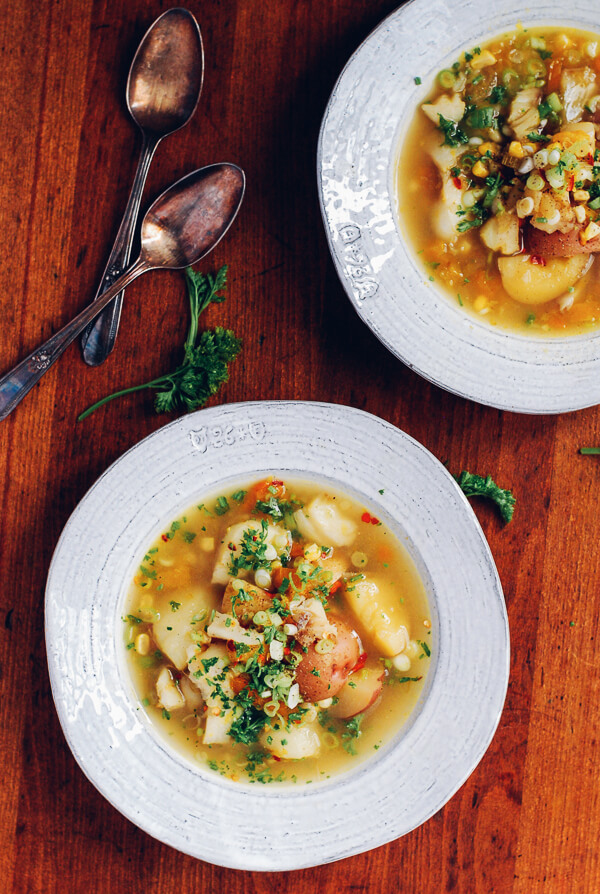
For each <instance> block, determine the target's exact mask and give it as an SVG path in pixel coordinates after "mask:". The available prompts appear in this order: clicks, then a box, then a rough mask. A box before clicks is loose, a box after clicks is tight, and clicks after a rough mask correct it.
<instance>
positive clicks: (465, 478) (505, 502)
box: [455, 471, 516, 524]
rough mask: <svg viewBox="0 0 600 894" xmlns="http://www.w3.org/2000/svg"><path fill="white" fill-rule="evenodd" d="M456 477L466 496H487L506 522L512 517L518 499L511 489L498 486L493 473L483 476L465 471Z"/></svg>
mask: <svg viewBox="0 0 600 894" xmlns="http://www.w3.org/2000/svg"><path fill="white" fill-rule="evenodd" d="M455 478H456V482H457V484H458V486H459V487H460V489H461V490H462V491H463V493H464V494H465V496H467V497H487V499H489V500H492V501H493V502H494V503H495V504H496V506H497V507H498V509H499V510H500V515H501V516H502V518H503V519H504V521H505V523H506V524H508V522H509V521H510V520H511V519H512V517H513V513H514V507H515V503H516V499H515V497H514V496H513V494H512V493H511V492H510V491H509V490H503V488H501V487H498V485H497V484H496V482H495V481H494V480H493V479H492V477H491V475H488V476H487V477H486V478H482V477H481V475H473V474H472V473H471V472H465V471H463V472H461V473H460V475H455Z"/></svg>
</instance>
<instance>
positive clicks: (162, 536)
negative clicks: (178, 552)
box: [160, 534, 169, 543]
mask: <svg viewBox="0 0 600 894" xmlns="http://www.w3.org/2000/svg"><path fill="white" fill-rule="evenodd" d="M160 536H161V539H162V540H164V541H165V543H168V542H169V538H168V537H167V535H166V534H161V535H160Z"/></svg>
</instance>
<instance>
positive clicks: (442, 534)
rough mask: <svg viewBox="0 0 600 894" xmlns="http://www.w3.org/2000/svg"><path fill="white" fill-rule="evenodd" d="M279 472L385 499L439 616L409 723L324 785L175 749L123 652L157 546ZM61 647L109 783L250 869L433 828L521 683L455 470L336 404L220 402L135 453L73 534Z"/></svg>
mask: <svg viewBox="0 0 600 894" xmlns="http://www.w3.org/2000/svg"><path fill="white" fill-rule="evenodd" d="M269 473H276V474H280V475H282V476H285V475H290V476H291V475H293V476H294V477H296V478H307V479H313V480H317V481H323V482H324V483H327V482H329V483H333V484H335V486H336V487H337V488H339V489H341V490H345V491H347V492H349V493H350V494H351V495H353V496H354V497H356V498H357V499H358V500H360V501H361V502H363V503H364V505H366V506H369V507H374V510H375V511H376V512H377V515H378V516H379V517H380V518H382V520H384V521H385V522H386V524H388V526H389V527H390V528H391V529H392V531H393V532H394V533H395V534H396V535H397V536H398V537H399V539H400V540H401V542H402V543H403V544H404V545H405V547H406V549H407V550H408V552H409V554H410V556H411V557H412V559H413V561H414V562H415V564H416V567H417V569H418V571H419V573H420V575H421V577H422V580H423V582H424V585H425V589H426V592H427V596H428V600H429V605H430V610H431V620H432V637H431V639H432V664H431V667H430V671H429V674H428V679H427V681H426V686H425V688H424V691H423V694H422V697H421V699H420V701H419V703H418V705H417V707H416V708H415V710H414V712H413V714H412V715H411V717H410V719H409V721H408V723H407V724H406V725H405V726H404V727H403V729H402V730H401V731H400V732H399V733H398V734H397V735H396V736H395V737H394V738H392V740H391V741H390V742H388V743H387V744H386V745H385V746H382V747H381V749H380V750H379V751H377V752H376V753H374V754H373V756H372V757H371V758H369V759H367V760H365V761H364V762H363V763H361V764H359V765H358V766H357V767H356V769H354V770H352V771H350V772H347V773H345V774H343V775H338V776H335V777H333V778H331V779H330V780H328V781H323V782H319V783H315V784H311V785H298V786H293V785H291V784H290V785H287V786H279V785H277V784H275V785H273V784H272V785H265V786H257V785H250V784H241V783H235V782H231V781H229V780H226V779H223V778H221V777H220V776H217V775H216V774H214V773H211V772H210V771H209V770H206V769H202V768H201V767H200V766H198V765H194V764H193V763H192V762H191V761H188V760H187V759H186V758H184V757H183V756H182V755H181V754H180V753H178V752H176V751H174V750H171V749H170V747H169V746H168V744H167V743H166V742H165V740H164V739H163V738H161V737H160V736H159V735H158V734H157V733H156V731H155V730H154V728H153V727H152V725H151V723H150V721H149V719H148V718H147V716H146V714H145V712H144V711H143V710H142V709H140V706H139V704H138V701H137V698H136V696H135V693H134V691H133V686H132V683H131V679H130V676H129V672H128V669H127V667H126V666H125V660H124V646H123V633H122V626H123V625H122V621H121V616H122V614H123V610H124V600H125V595H126V591H127V588H128V586H129V583H130V581H131V579H132V577H133V574H134V571H135V569H136V567H137V564H138V562H139V559H140V556H141V555H143V553H144V550H145V549H146V547H147V544H148V543H149V542H151V541H152V539H153V538H154V537H155V536H157V535H158V533H159V532H160V531H161V530H162V529H163V528H164V525H165V523H166V522H168V521H170V520H172V518H174V517H175V516H176V515H177V514H178V513H180V512H182V511H183V510H185V508H186V507H188V506H189V505H190V504H191V503H193V502H194V500H195V499H196V498H199V497H201V496H202V495H203V494H205V493H207V492H209V493H210V492H213V493H214V492H215V490H217V489H218V488H219V487H220V486H223V487H224V488H225V487H227V486H228V483H233V482H238V481H243V480H244V479H246V480H248V479H256V478H259V477H262V476H265V475H267V474H269ZM46 641H47V652H48V664H49V669H50V678H51V683H52V692H53V696H54V700H55V703H56V708H57V711H58V715H59V718H60V722H61V724H62V727H63V730H64V734H65V737H66V739H67V742H68V744H69V746H70V748H71V750H72V752H73V754H74V756H75V758H76V760H77V761H78V762H79V764H80V766H81V768H82V770H83V771H84V773H85V774H86V775H87V776H88V778H89V779H90V780H91V782H92V783H93V784H94V785H95V786H96V788H97V789H98V790H99V791H100V792H101V793H102V794H103V795H104V797H105V798H107V799H108V800H109V801H110V802H111V804H113V805H114V807H115V808H116V809H117V810H119V811H120V812H121V813H122V814H124V815H125V816H126V817H128V818H129V819H130V820H131V821H132V822H133V823H136V824H137V825H138V826H139V827H140V828H142V829H144V830H145V831H146V832H148V833H149V834H150V835H153V836H154V837H155V838H157V839H159V840H160V841H162V842H165V843H166V844H169V845H171V846H172V847H174V848H177V849H179V850H180V851H183V852H185V853H187V854H191V855H192V856H194V857H197V858H199V859H202V860H206V861H209V862H211V863H215V864H219V865H222V866H229V867H233V868H237V869H249V870H284V869H298V868H301V867H307V866H313V865H318V864H321V863H327V862H330V861H332V860H339V859H341V858H343V857H347V856H350V855H351V854H357V853H360V852H362V851H365V850H368V849H370V848H372V847H376V846H378V845H381V844H384V843H385V842H388V841H391V840H393V839H395V838H397V837H399V836H401V835H404V834H405V833H407V832H409V831H410V830H411V829H414V828H415V827H416V826H418V825H419V824H421V823H423V822H424V821H425V820H427V819H428V818H429V817H431V816H432V815H433V814H434V813H435V812H436V811H438V810H439V809H440V808H441V807H442V806H443V805H444V804H445V803H446V801H448V799H449V798H450V797H451V796H452V795H453V794H454V792H455V791H456V790H457V789H458V788H459V787H460V786H461V785H462V783H463V782H464V781H465V779H466V778H467V777H468V776H469V774H470V773H471V772H472V770H473V769H474V767H475V766H476V765H477V763H478V761H479V760H480V759H481V757H482V756H483V754H484V752H485V750H486V748H487V747H488V745H489V743H490V741H491V739H492V736H493V734H494V731H495V729H496V725H497V723H498V720H499V717H500V713H501V710H502V706H503V702H504V698H505V693H506V687H507V681H508V661H509V635H508V624H507V617H506V611H505V606H504V599H503V595H502V590H501V586H500V583H499V580H498V575H497V572H496V569H495V566H494V562H493V560H492V557H491V554H490V551H489V548H488V546H487V543H486V541H485V538H484V536H483V533H482V531H481V529H480V527H479V524H478V523H477V520H476V518H475V515H474V514H473V512H472V510H471V508H470V506H469V504H468V503H467V501H466V499H465V498H464V496H463V494H462V492H461V491H460V489H459V488H458V487H457V485H456V483H455V481H454V479H453V478H452V476H451V475H450V474H449V473H448V472H447V471H446V469H445V468H444V466H443V465H442V464H441V463H440V462H438V460H436V459H435V458H434V457H433V456H432V455H431V454H430V453H428V451H427V450H426V449H425V448H424V447H422V446H421V445H420V444H418V443H417V442H416V441H414V440H413V439H412V438H410V437H408V435H406V434H403V433H402V432H401V431H399V430H398V429H396V428H394V427H393V426H392V425H390V424H388V423H387V422H384V421H383V420H381V419H378V418H376V417H375V416H371V415H369V414H367V413H364V412H361V411H359V410H354V409H349V408H347V407H342V406H337V405H332V404H318V403H287V402H266V403H247V404H243V403H242V404H233V405H230V406H225V407H222V408H216V409H210V410H203V411H201V412H198V413H194V414H191V415H189V416H186V417H184V418H182V419H179V420H178V421H176V422H173V423H172V424H170V425H167V426H166V427H165V428H162V429H160V430H159V431H157V432H156V433H155V434H153V435H151V436H150V437H148V438H146V439H145V440H144V441H142V442H141V443H140V444H138V445H137V446H136V447H134V448H133V449H132V450H130V451H129V452H128V453H126V454H125V455H124V456H123V457H121V459H119V460H118V461H117V462H116V463H115V464H114V465H112V466H111V467H110V468H109V469H108V470H107V471H106V472H105V473H104V474H103V475H102V476H101V477H100V479H99V480H98V481H97V482H96V484H95V485H94V486H93V487H92V488H91V490H90V491H89V492H88V493H87V495H86V496H85V497H84V499H83V500H82V501H81V503H80V504H79V506H78V507H77V508H76V510H75V511H74V513H73V515H72V516H71V518H70V520H69V521H68V523H67V525H66V527H65V529H64V531H63V534H62V536H61V538H60V541H59V543H58V546H57V548H56V552H55V555H54V558H53V560H52V564H51V568H50V572H49V576H48V584H47V590H46ZM249 818H251V819H250V821H249Z"/></svg>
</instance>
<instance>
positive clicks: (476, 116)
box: [467, 106, 497, 130]
mask: <svg viewBox="0 0 600 894" xmlns="http://www.w3.org/2000/svg"><path fill="white" fill-rule="evenodd" d="M467 122H468V124H469V126H470V127H474V128H476V129H477V130H482V129H484V128H486V127H496V125H497V118H496V109H494V108H493V106H483V107H482V108H479V109H473V111H472V112H471V113H470V115H469V117H468V119H467Z"/></svg>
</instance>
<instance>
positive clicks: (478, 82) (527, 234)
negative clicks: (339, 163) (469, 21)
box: [398, 28, 600, 335]
mask: <svg viewBox="0 0 600 894" xmlns="http://www.w3.org/2000/svg"><path fill="white" fill-rule="evenodd" d="M416 80H417V81H418V80H419V79H418V78H416ZM599 137H600V37H598V36H597V35H593V34H588V33H583V32H578V31H574V30H565V29H552V28H546V29H538V28H535V29H528V28H520V29H518V30H517V31H516V32H515V33H513V34H507V35H504V36H502V37H500V38H497V39H496V40H493V41H491V42H489V43H487V44H485V45H481V46H477V47H473V48H471V49H470V50H469V51H467V52H465V53H463V54H462V56H461V57H460V59H459V60H457V61H456V62H455V63H454V65H452V66H451V67H450V68H449V69H446V70H444V71H441V72H440V73H439V74H438V76H437V79H436V84H435V87H434V89H433V90H432V92H431V94H430V96H429V99H428V101H427V102H425V103H424V104H422V106H421V108H420V109H419V112H418V114H417V116H416V118H415V121H414V122H413V124H412V126H411V129H410V131H409V133H408V135H407V137H406V139H405V141H404V144H403V147H402V149H401V156H400V162H399V166H398V196H399V211H400V216H401V221H402V223H403V224H404V226H405V229H406V231H407V234H408V237H409V240H410V241H411V243H412V244H413V246H414V247H415V250H416V252H417V254H418V257H419V258H420V260H421V261H422V263H423V264H424V266H425V270H426V281H427V282H431V283H436V284H438V285H440V286H441V287H442V288H443V289H444V290H445V291H446V292H447V293H448V294H449V295H450V296H451V298H452V300H453V301H454V302H456V303H457V304H458V305H459V306H461V307H464V308H465V309H466V310H468V311H470V312H471V313H473V314H475V315H477V316H478V317H479V318H480V319H485V320H486V321H487V322H488V323H490V324H491V325H493V326H499V327H504V328H509V329H513V330H517V331H520V332H522V333H527V334H533V333H538V334H540V335H552V334H555V335H564V334H571V333H581V332H587V331H589V330H590V329H591V328H594V327H597V325H598V323H599V322H600V267H599V265H598V263H597V262H595V254H596V252H598V251H600V148H599V145H600V144H599V143H598V139H599Z"/></svg>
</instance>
